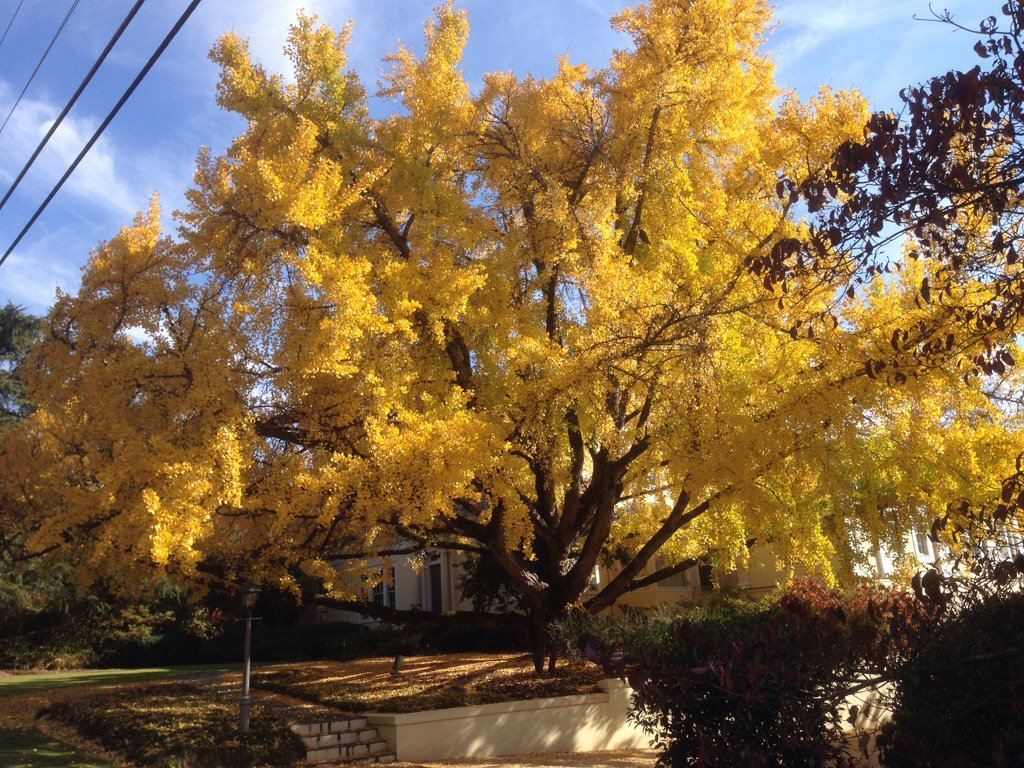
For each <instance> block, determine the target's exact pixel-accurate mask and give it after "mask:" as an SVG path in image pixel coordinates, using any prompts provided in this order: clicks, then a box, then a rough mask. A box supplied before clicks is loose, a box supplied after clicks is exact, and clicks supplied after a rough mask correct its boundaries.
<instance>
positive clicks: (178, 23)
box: [0, 0, 202, 266]
mask: <svg viewBox="0 0 1024 768" xmlns="http://www.w3.org/2000/svg"><path fill="white" fill-rule="evenodd" d="M200 2H202V0H192V2H191V3H189V5H188V7H187V8H186V9H185V10H184V12H183V13H182V14H181V16H180V17H179V18H178V20H177V21H176V22H175V23H174V26H173V27H171V31H170V32H168V33H167V37H165V38H164V39H163V40H162V41H161V43H160V45H159V47H157V49H156V50H155V51H154V52H153V55H152V56H150V57H149V61H147V62H146V65H145V66H144V67H143V68H142V69H141V70H140V71H139V74H138V75H136V76H135V79H134V80H133V81H132V84H131V85H129V86H128V88H127V90H125V92H124V93H123V94H122V95H121V98H120V99H118V101H117V104H115V105H114V108H113V109H112V110H110V112H109V113H108V114H107V116H106V117H105V118H103V122H102V123H100V126H99V128H97V129H96V132H95V133H94V134H93V135H92V138H90V139H89V141H88V142H87V143H86V145H85V146H84V147H82V151H81V152H79V153H78V157H76V158H75V159H74V162H72V163H71V166H70V167H69V168H68V169H67V170H66V171H65V172H64V175H63V176H61V177H60V180H59V181H58V182H57V184H56V185H55V186H54V187H53V189H51V190H50V193H49V194H48V195H47V196H46V199H45V200H43V202H42V204H41V205H40V206H39V207H38V208H37V209H36V212H35V213H33V214H32V218H31V219H29V220H28V223H27V224H26V225H25V226H24V227H23V228H22V230H21V232H19V233H18V236H17V237H16V238H14V242H13V243H11V245H10V247H9V248H8V249H7V250H6V251H4V255H3V256H0V266H2V265H3V263H4V262H5V261H7V257H8V256H10V255H11V252H12V251H14V249H15V248H17V247H18V243H20V242H21V240H22V238H23V237H25V235H26V233H27V232H28V231H29V230H30V229H31V228H32V225H33V224H35V223H36V219H38V218H39V217H40V216H41V215H42V213H43V211H45V210H46V206H48V205H49V204H50V201H51V200H53V198H54V197H56V196H57V193H58V192H60V189H61V187H63V186H64V183H65V182H66V181H67V180H68V179H69V178H71V174H72V173H74V172H75V169H76V168H77V167H78V165H79V163H81V162H82V159H83V158H84V157H85V156H86V155H87V154H88V153H89V150H90V149H92V146H93V144H95V143H96V142H97V141H98V140H99V138H100V136H101V135H102V134H103V131H104V130H106V128H107V126H108V125H110V123H111V122H112V121H113V119H114V118H115V117H116V116H117V113H118V112H120V111H121V107H123V106H124V105H125V102H126V101H128V99H129V98H131V95H132V94H133V93H135V89H136V88H138V87H139V83H141V82H142V81H143V79H144V78H145V77H146V75H147V74H149V70H151V69H152V68H153V65H154V64H156V62H157V59H159V58H160V55H161V54H162V53H163V52H164V51H165V50H166V49H167V46H169V45H170V44H171V41H172V40H174V38H175V36H176V35H177V34H178V32H179V31H180V30H181V28H182V27H183V26H185V22H186V21H188V18H189V16H191V15H192V12H193V11H194V10H195V9H196V8H197V7H198V6H199V3H200Z"/></svg>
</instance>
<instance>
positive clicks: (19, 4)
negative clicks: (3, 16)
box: [0, 0, 25, 45]
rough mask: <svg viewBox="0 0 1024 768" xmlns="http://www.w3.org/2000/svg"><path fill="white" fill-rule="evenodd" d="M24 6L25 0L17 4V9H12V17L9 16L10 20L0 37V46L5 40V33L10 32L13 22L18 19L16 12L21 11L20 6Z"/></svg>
mask: <svg viewBox="0 0 1024 768" xmlns="http://www.w3.org/2000/svg"><path fill="white" fill-rule="evenodd" d="M24 4H25V0H21V2H20V3H18V7H17V8H15V9H14V15H13V16H11V20H10V21H8V22H7V28H6V29H4V34H3V37H0V45H3V44H4V40H6V39H7V33H8V32H10V31H11V27H12V26H13V25H14V20H15V19H16V18H18V12H19V11H20V10H21V6H23V5H24Z"/></svg>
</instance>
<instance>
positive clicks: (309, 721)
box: [291, 713, 366, 736]
mask: <svg viewBox="0 0 1024 768" xmlns="http://www.w3.org/2000/svg"><path fill="white" fill-rule="evenodd" d="M365 727H366V718H365V717H339V716H338V715H337V714H336V713H334V714H330V713H328V714H327V716H326V717H323V715H322V714H314V713H309V714H305V713H304V714H303V716H301V717H296V716H294V715H293V716H292V718H291V729H292V731H294V732H295V733H297V734H298V735H299V736H321V735H323V734H327V733H348V732H350V731H360V730H362V729H364V728H365Z"/></svg>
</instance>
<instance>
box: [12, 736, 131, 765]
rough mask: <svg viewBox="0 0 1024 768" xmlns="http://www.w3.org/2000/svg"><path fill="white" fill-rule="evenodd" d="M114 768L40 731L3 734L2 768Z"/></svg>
mask: <svg viewBox="0 0 1024 768" xmlns="http://www.w3.org/2000/svg"><path fill="white" fill-rule="evenodd" d="M58 766H59V767H60V768H111V767H110V763H105V762H103V761H102V760H100V759H99V758H97V757H93V756H91V755H88V754H86V753H84V752H79V751H77V750H76V749H75V748H74V747H71V746H69V745H67V744H63V743H61V742H59V741H54V740H53V739H51V738H50V737H49V736H45V735H43V734H42V733H40V732H39V731H0V768H58Z"/></svg>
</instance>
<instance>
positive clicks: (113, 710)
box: [46, 682, 306, 768]
mask: <svg viewBox="0 0 1024 768" xmlns="http://www.w3.org/2000/svg"><path fill="white" fill-rule="evenodd" d="M46 716H47V717H50V718H52V719H54V720H56V721H58V722H61V723H63V724H65V725H69V726H72V727H74V728H75V729H76V730H77V731H78V733H79V734H80V735H81V736H83V737H85V738H87V739H90V740H93V741H95V742H96V743H98V744H101V745H102V746H103V747H104V748H105V749H108V750H110V751H111V752H116V753H117V754H119V755H123V756H124V757H125V758H126V759H127V760H129V761H131V762H132V763H134V764H135V765H138V766H153V767H154V768H157V767H160V768H164V767H166V768H171V767H172V766H173V767H174V768H251V767H253V766H264V765H272V766H289V765H293V764H294V763H295V762H296V761H297V760H299V759H301V758H303V757H305V754H306V753H305V749H304V748H303V745H302V742H301V740H300V739H299V738H298V737H297V736H296V735H295V734H294V733H292V732H291V730H290V729H289V728H288V726H287V724H285V723H283V722H281V721H279V720H277V719H276V718H274V717H273V716H272V715H270V714H269V713H267V712H266V711H265V710H264V709H263V708H262V707H260V706H259V705H258V704H254V706H253V710H252V720H251V732H250V733H249V734H248V735H247V736H240V735H239V734H238V732H237V731H238V705H237V703H236V702H234V701H231V700H228V699H226V698H223V697H220V696H215V695H212V694H210V693H208V692H205V691H200V690H198V689H195V688H193V687H191V686H188V685H183V684H180V683H172V682H166V683H158V684H154V685H150V686H141V687H128V688H119V689H114V690H103V691H98V692H96V693H90V694H87V695H86V696H84V697H83V696H80V697H76V699H75V700H73V701H57V702H55V703H53V704H52V705H51V706H50V707H49V708H48V710H47V711H46Z"/></svg>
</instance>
